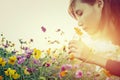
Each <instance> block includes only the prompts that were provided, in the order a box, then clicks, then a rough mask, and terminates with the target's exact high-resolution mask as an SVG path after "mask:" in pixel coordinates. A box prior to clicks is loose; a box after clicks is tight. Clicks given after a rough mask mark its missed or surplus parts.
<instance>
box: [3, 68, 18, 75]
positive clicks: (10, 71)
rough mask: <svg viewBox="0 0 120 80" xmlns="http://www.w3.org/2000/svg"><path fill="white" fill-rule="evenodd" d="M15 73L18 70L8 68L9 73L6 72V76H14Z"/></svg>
mask: <svg viewBox="0 0 120 80" xmlns="http://www.w3.org/2000/svg"><path fill="white" fill-rule="evenodd" d="M15 72H16V70H13V69H11V68H8V69H7V71H5V75H7V76H13V75H14V74H15Z"/></svg>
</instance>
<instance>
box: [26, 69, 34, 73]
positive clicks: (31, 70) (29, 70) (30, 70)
mask: <svg viewBox="0 0 120 80" xmlns="http://www.w3.org/2000/svg"><path fill="white" fill-rule="evenodd" d="M27 71H28V72H30V73H32V72H34V71H35V68H27Z"/></svg>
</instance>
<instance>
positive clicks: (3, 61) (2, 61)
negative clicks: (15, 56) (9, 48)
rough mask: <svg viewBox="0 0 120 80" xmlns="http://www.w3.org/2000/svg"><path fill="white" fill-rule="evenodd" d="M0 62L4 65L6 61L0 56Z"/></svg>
mask: <svg viewBox="0 0 120 80" xmlns="http://www.w3.org/2000/svg"><path fill="white" fill-rule="evenodd" d="M0 64H1V65H2V66H3V67H4V66H5V64H6V61H5V60H4V59H2V58H1V57H0Z"/></svg>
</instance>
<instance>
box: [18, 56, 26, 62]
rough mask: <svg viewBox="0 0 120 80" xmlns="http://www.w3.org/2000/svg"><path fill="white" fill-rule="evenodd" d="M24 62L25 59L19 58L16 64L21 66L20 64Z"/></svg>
mask: <svg viewBox="0 0 120 80" xmlns="http://www.w3.org/2000/svg"><path fill="white" fill-rule="evenodd" d="M25 60H26V58H25V57H22V58H20V59H19V60H18V64H22V63H24V61H25Z"/></svg>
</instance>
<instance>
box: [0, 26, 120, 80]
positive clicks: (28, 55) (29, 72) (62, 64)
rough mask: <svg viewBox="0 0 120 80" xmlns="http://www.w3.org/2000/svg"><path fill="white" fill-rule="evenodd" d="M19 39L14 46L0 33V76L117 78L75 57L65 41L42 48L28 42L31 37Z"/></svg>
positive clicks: (15, 79)
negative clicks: (59, 45)
mask: <svg viewBox="0 0 120 80" xmlns="http://www.w3.org/2000/svg"><path fill="white" fill-rule="evenodd" d="M42 30H43V31H44V32H45V30H46V29H45V28H44V27H42ZM19 43H20V46H19V50H17V49H16V48H15V44H14V43H13V42H11V41H9V40H7V38H6V37H5V35H4V34H1V36H0V80H120V79H119V77H116V76H113V75H111V74H110V73H109V72H108V71H106V70H104V69H103V68H101V67H99V66H96V65H93V64H88V63H86V62H82V61H80V60H77V59H75V58H74V55H73V54H68V49H67V46H65V45H63V46H62V47H61V48H54V49H53V48H48V49H44V50H42V49H37V48H31V47H30V46H29V45H31V43H34V40H33V39H29V40H28V41H24V40H23V39H19Z"/></svg>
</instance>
